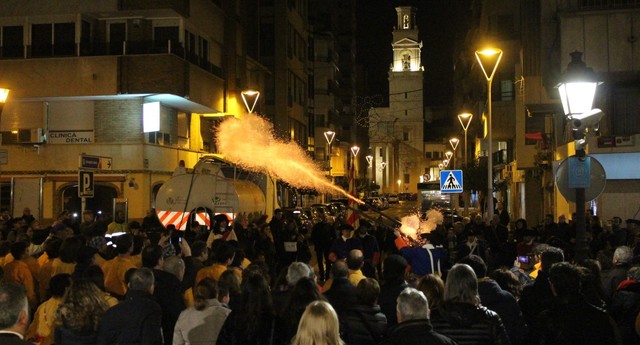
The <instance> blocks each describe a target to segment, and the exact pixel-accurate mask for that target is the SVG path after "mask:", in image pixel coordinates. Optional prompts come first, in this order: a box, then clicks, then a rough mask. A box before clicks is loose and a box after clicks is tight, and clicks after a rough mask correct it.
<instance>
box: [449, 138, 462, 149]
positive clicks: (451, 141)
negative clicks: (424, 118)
mask: <svg viewBox="0 0 640 345" xmlns="http://www.w3.org/2000/svg"><path fill="white" fill-rule="evenodd" d="M459 143H460V140H459V139H458V138H451V139H449V145H451V148H452V149H453V151H454V152H455V150H456V149H457V148H458V144H459Z"/></svg>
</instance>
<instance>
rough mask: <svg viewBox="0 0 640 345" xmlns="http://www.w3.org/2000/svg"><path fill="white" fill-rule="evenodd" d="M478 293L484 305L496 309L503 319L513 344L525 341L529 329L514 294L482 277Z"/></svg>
mask: <svg viewBox="0 0 640 345" xmlns="http://www.w3.org/2000/svg"><path fill="white" fill-rule="evenodd" d="M478 294H479V295H480V302H481V303H482V305H483V306H485V307H487V308H488V309H489V310H493V311H495V312H496V313H497V314H498V315H499V316H500V319H502V323H503V324H504V328H505V329H506V330H507V334H508V335H509V340H510V341H511V344H513V345H516V344H522V343H524V341H525V340H526V337H527V333H528V329H527V325H526V323H525V322H524V316H522V312H521V311H520V307H518V302H516V299H515V298H514V297H513V295H512V294H511V293H509V292H507V291H505V290H503V289H502V288H501V287H500V285H498V283H496V282H495V281H494V280H491V279H481V280H480V281H479V282H478Z"/></svg>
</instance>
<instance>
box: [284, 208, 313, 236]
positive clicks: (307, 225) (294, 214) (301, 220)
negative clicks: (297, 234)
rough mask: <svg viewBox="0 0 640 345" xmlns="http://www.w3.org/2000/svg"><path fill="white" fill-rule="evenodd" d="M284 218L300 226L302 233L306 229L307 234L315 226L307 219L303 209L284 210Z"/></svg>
mask: <svg viewBox="0 0 640 345" xmlns="http://www.w3.org/2000/svg"><path fill="white" fill-rule="evenodd" d="M282 218H284V220H285V221H287V222H291V221H293V222H296V224H297V225H298V229H299V230H300V231H302V229H303V228H304V229H306V230H307V233H309V232H310V231H311V229H312V228H313V225H314V224H315V223H314V222H313V221H312V220H311V219H309V218H308V217H307V215H306V214H305V213H304V212H303V210H302V208H299V207H285V208H283V209H282Z"/></svg>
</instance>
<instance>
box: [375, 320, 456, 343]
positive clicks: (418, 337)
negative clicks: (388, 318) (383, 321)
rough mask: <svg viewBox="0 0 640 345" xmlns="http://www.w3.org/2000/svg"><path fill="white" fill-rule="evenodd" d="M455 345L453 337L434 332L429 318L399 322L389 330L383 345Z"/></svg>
mask: <svg viewBox="0 0 640 345" xmlns="http://www.w3.org/2000/svg"><path fill="white" fill-rule="evenodd" d="M398 344H402V345H414V344H415V345H424V344H429V345H455V344H458V343H456V342H455V341H453V340H452V339H450V338H448V337H446V336H444V335H442V334H439V333H437V332H434V330H433V328H432V327H431V324H430V323H429V320H427V319H419V320H409V321H405V322H402V323H400V324H397V325H396V326H394V327H393V328H392V329H390V330H389V335H388V336H387V338H386V339H385V341H384V342H383V343H382V344H381V345H398Z"/></svg>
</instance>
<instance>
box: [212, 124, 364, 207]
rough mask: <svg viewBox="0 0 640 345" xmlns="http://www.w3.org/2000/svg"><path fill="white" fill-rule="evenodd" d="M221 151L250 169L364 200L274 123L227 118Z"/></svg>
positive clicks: (220, 134)
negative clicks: (278, 132)
mask: <svg viewBox="0 0 640 345" xmlns="http://www.w3.org/2000/svg"><path fill="white" fill-rule="evenodd" d="M216 140H217V144H218V150H219V152H220V153H221V154H223V155H224V157H225V159H228V160H229V161H232V162H234V163H236V164H238V165H241V166H243V167H245V168H246V169H249V170H253V171H258V172H263V173H266V174H269V175H271V176H274V177H276V178H278V179H280V180H283V181H286V182H287V183H289V184H290V185H292V186H293V187H296V188H313V189H315V190H317V191H319V192H321V193H333V192H338V193H340V194H343V195H345V196H346V197H348V198H351V199H353V200H355V201H356V202H358V203H361V204H363V203H364V202H363V201H362V200H360V199H358V198H356V197H354V196H352V195H350V194H349V193H347V192H346V191H345V190H343V189H342V188H340V187H338V186H336V185H334V184H332V183H331V182H330V181H328V180H327V178H326V177H325V175H324V174H323V173H322V171H321V170H320V169H319V168H318V167H317V166H316V164H315V162H314V161H313V160H312V159H311V158H309V156H308V155H307V154H306V153H305V152H304V151H303V150H302V149H301V148H300V146H298V145H297V144H296V143H294V142H284V141H282V140H278V139H276V138H275V137H274V135H273V126H272V124H271V122H269V121H267V120H265V119H263V118H262V117H259V116H256V115H251V114H247V115H245V116H243V117H241V118H229V119H227V120H225V121H223V122H222V123H221V124H220V126H219V127H218V130H217V132H216Z"/></svg>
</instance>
